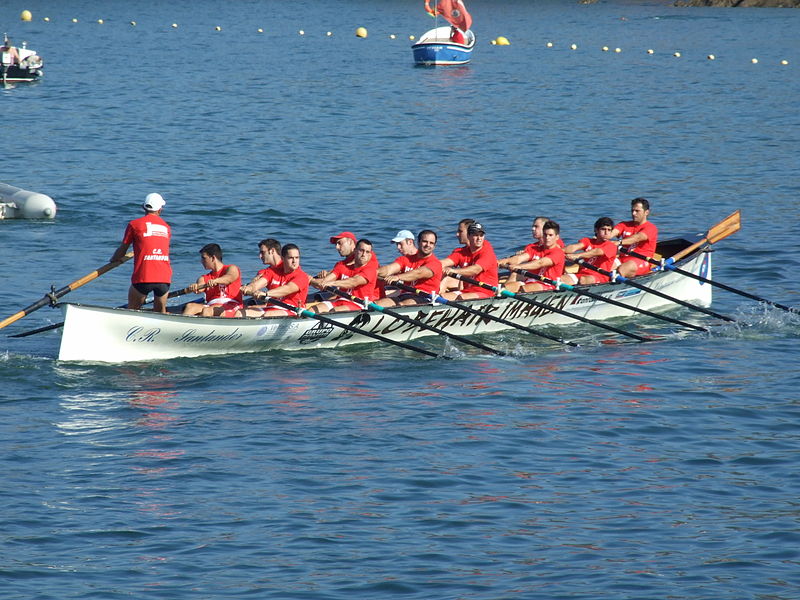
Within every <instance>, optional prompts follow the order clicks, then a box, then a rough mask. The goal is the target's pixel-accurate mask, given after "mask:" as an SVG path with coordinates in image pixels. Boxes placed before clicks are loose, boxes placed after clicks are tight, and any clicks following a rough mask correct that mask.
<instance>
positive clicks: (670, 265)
mask: <svg viewBox="0 0 800 600" xmlns="http://www.w3.org/2000/svg"><path fill="white" fill-rule="evenodd" d="M620 250H622V252H624V253H625V254H629V255H631V256H635V257H636V258H640V259H642V260H646V261H647V262H649V263H650V264H651V265H655V266H657V267H660V268H661V269H662V270H665V271H675V272H676V273H678V274H680V275H685V276H686V277H690V278H692V279H696V280H697V281H702V282H703V283H708V284H709V285H713V286H715V287H718V288H721V289H723V290H727V291H729V292H733V293H734V294H739V295H740V296H744V297H745V298H750V300H755V301H756V302H763V303H764V304H769V305H770V306H774V307H775V308H780V309H782V310H785V311H787V312H790V313H795V314H800V310H798V309H796V308H792V307H791V306H786V305H785V304H778V303H777V302H772V301H771V300H767V299H766V298H762V297H760V296H756V295H755V294H751V293H749V292H745V291H743V290H737V289H736V288H733V287H731V286H729V285H725V284H724V283H719V282H718V281H714V280H713V279H707V278H706V277H702V276H700V275H695V274H694V273H692V272H691V271H686V270H684V269H680V268H678V267H676V266H675V264H674V263H675V258H674V257H672V256H671V257H669V258H665V259H661V260H656V259H654V258H652V257H650V256H645V255H644V254H639V253H638V252H636V251H634V250H628V249H627V248H620Z"/></svg>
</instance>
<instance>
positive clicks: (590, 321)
mask: <svg viewBox="0 0 800 600" xmlns="http://www.w3.org/2000/svg"><path fill="white" fill-rule="evenodd" d="M450 276H451V277H455V278H456V279H460V280H461V281H465V282H466V283H469V284H471V285H477V286H478V287H482V288H484V289H486V290H492V291H493V292H495V293H500V295H501V296H507V297H508V298H514V299H516V300H519V301H520V302H525V303H526V304H532V305H533V306H536V307H538V308H541V309H544V310H547V311H551V312H554V313H558V314H560V315H564V316H565V317H569V318H571V319H575V320H576V321H582V322H583V323H588V324H589V325H594V326H595V327H600V328H601V329H606V330H608V331H613V332H614V333H618V334H620V335H624V336H625V337H629V338H632V339H634V340H637V341H639V342H649V341H650V340H649V339H648V338H646V337H642V336H640V335H636V334H635V333H630V332H628V331H625V330H624V329H619V328H618V327H614V326H613V325H607V324H605V323H601V322H599V321H595V320H593V319H587V318H586V317H582V316H581V315H576V314H573V313H571V312H569V311H566V310H563V309H561V308H558V307H556V306H550V305H549V304H545V303H544V302H538V301H536V300H534V299H533V298H528V297H527V296H521V295H520V294H515V293H514V292H509V291H508V290H504V289H502V288H499V287H497V286H494V285H490V284H488V283H483V282H482V281H478V280H477V279H472V278H471V277H467V276H466V275H460V274H458V273H453V274H451V275H450Z"/></svg>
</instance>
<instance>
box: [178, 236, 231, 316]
mask: <svg viewBox="0 0 800 600" xmlns="http://www.w3.org/2000/svg"><path fill="white" fill-rule="evenodd" d="M200 262H201V263H202V264H203V267H205V268H206V269H208V270H209V271H208V273H206V274H205V275H201V276H200V277H198V278H197V282H196V283H193V284H192V285H190V286H189V291H190V292H195V293H196V292H199V291H201V290H202V289H203V288H205V300H206V301H205V304H200V303H198V302H189V303H188V304H187V305H186V306H185V307H184V308H183V314H184V315H200V316H202V317H219V316H225V317H234V316H236V314H237V311H238V310H239V309H240V308H242V290H241V286H242V276H241V273H240V272H239V267H237V266H236V265H226V264H225V263H223V262H222V248H220V247H219V244H206V245H205V246H203V247H202V248H200Z"/></svg>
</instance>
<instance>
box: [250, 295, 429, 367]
mask: <svg viewBox="0 0 800 600" xmlns="http://www.w3.org/2000/svg"><path fill="white" fill-rule="evenodd" d="M265 299H266V300H267V302H270V303H272V304H275V305H276V306H280V307H281V308H285V309H288V310H291V311H294V312H295V313H297V315H298V316H303V317H311V318H312V319H316V320H317V321H320V322H322V323H327V324H328V325H331V326H333V327H339V328H341V329H344V330H346V331H350V332H351V333H357V334H358V335H363V336H366V337H370V338H373V339H375V340H379V341H381V342H387V343H389V344H393V345H395V346H399V347H400V348H405V349H406V350H413V351H414V352H419V353H420V354H425V355H427V356H432V357H433V358H438V356H439V355H438V354H436V352H432V351H430V350H426V349H425V348H420V347H419V346H414V345H413V344H407V343H405V342H400V341H397V340H393V339H391V338H388V337H385V336H382V335H378V334H377V333H372V332H371V331H366V330H364V329H360V328H358V327H353V326H352V325H348V324H347V323H340V322H339V321H335V320H333V319H329V318H328V317H325V316H323V315H320V314H317V313H315V312H313V311H310V310H308V309H306V308H298V307H297V306H293V305H291V304H289V303H288V302H284V301H283V300H279V299H278V298H273V297H271V296H265Z"/></svg>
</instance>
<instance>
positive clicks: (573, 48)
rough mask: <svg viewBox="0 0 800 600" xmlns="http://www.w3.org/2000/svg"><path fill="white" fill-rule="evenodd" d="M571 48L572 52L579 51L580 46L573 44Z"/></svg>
mask: <svg viewBox="0 0 800 600" xmlns="http://www.w3.org/2000/svg"><path fill="white" fill-rule="evenodd" d="M570 48H571V49H572V50H577V49H578V44H572V45H571V46H570Z"/></svg>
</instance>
